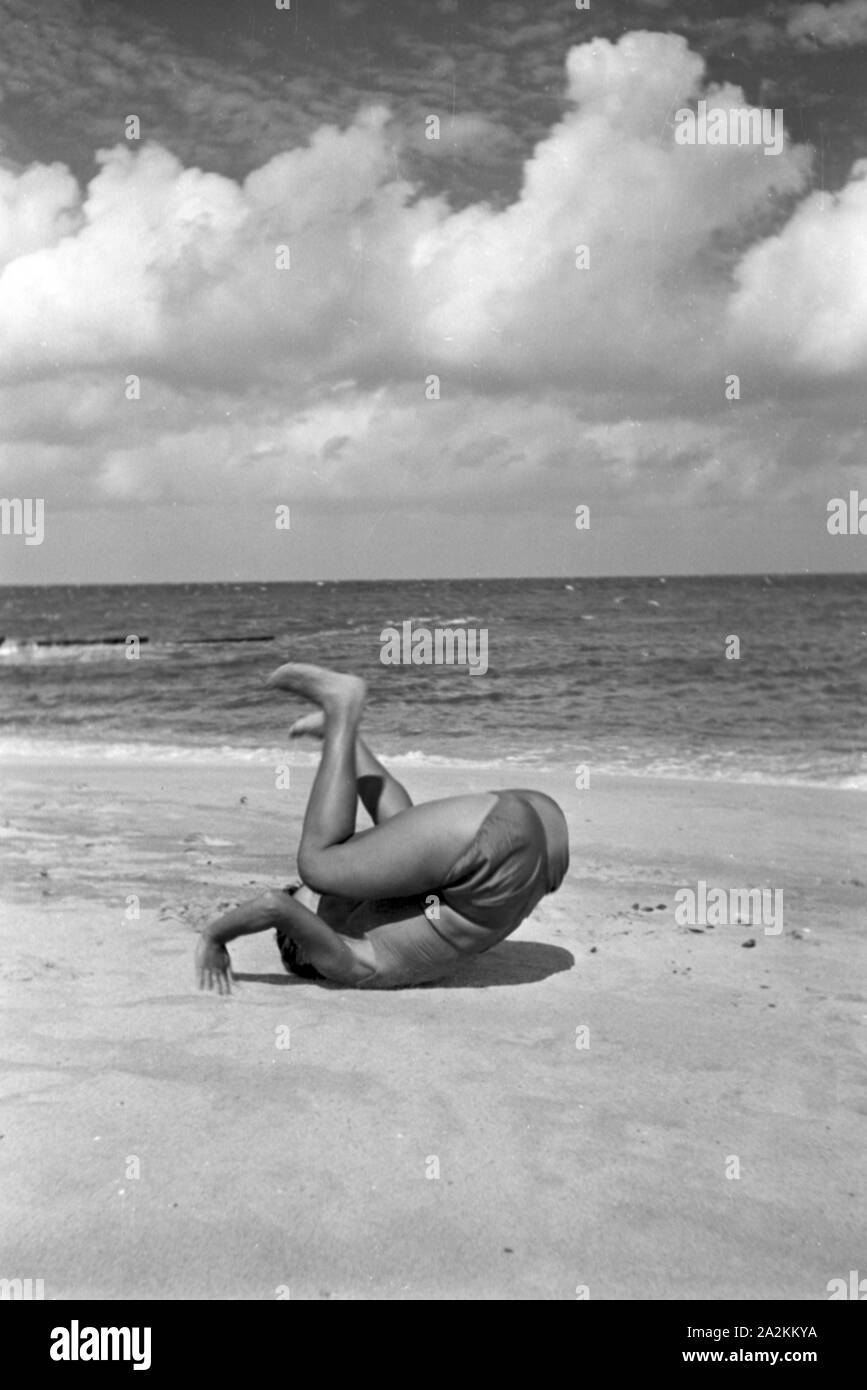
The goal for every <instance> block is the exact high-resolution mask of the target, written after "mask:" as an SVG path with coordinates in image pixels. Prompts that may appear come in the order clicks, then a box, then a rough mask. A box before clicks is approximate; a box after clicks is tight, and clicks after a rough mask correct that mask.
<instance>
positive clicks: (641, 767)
mask: <svg viewBox="0 0 867 1390" xmlns="http://www.w3.org/2000/svg"><path fill="white" fill-rule="evenodd" d="M380 756H381V758H382V761H383V763H384V764H385V765H386V766H387V767H393V768H398V769H400V768H407V769H415V768H417V769H419V770H421V771H423V770H424V769H425V768H430V769H437V768H443V769H447V768H451V769H454V770H456V771H466V772H473V771H480V772H481V771H499V772H519V771H520V772H521V773H531V774H532V773H539V774H546V775H550V774H557V775H559V776H561V777H563V776H564V775H565V776H566V777H567V778H568V779H569V780H570V781H571V779H572V776H573V769H574V767H575V765H576V763H577V762H578V761H579V760H580V761H583V763H584V764H586V766H587V767H588V768H589V770H590V775H591V778H593V777H597V776H598V777H603V778H604V777H617V778H626V779H636V780H639V781H662V782H712V783H714V784H728V783H731V784H739V785H746V786H767V787H802V788H810V789H812V790H813V791H816V790H819V789H826V790H835V791H851V792H867V771H857V772H853V771H851V770H850V771H846V772H843V771H839V772H836V771H835V772H832V771H830V770H828V769H821V768H816V769H815V770H814V771H813V772H812V773H811V772H809V771H806V770H804V769H799V770H798V771H787V770H784V769H781V768H776V769H775V768H767V767H765V768H760V767H756V766H744V765H743V763H740V764H739V765H738V766H732V765H731V764H726V763H725V762H722V761H721V762H718V763H717V764H716V765H713V764H711V763H709V762H708V760H706V759H703V760H701V761H698V760H696V761H693V762H691V761H689V760H688V759H684V760H682V761H676V760H674V759H672V758H670V757H669V758H665V759H656V760H654V759H653V758H647V757H642V758H641V761H640V762H639V761H637V759H638V753H637V751H636V754H635V755H634V756H635V759H636V760H633V758H631V757H628V756H627V757H622V758H618V757H616V756H614V757H612V756H609V757H607V758H598V759H596V758H594V757H593V756H592V750H588V751H587V752H584V753H582V754H580V755H579V754H577V753H576V752H575V750H574V749H570V750H565V749H564V750H563V752H562V754H559V753H558V752H557V751H556V750H555V749H553V748H547V749H545V750H544V752H541V753H536V752H532V753H510V754H505V755H502V754H501V755H494V754H491V755H489V756H481V757H461V756H459V755H457V754H454V753H431V752H428V751H425V750H424V749H420V748H412V749H407V750H401V751H397V752H394V751H391V752H387V753H382V754H381V755H380ZM19 759H20V760H22V761H34V762H60V763H68V762H80V763H91V762H96V763H106V764H117V763H144V764H149V763H158V764H174V765H178V766H187V765H189V766H209V765H210V766H213V765H225V764H227V763H228V764H238V765H246V766H261V767H270V768H275V767H277V766H279V765H288V766H289V767H299V768H301V767H304V768H313V767H316V766H317V764H318V762H319V751H318V749H316V750H309V751H308V750H307V749H303V748H300V747H296V746H294V745H284V746H282V747H281V746H279V745H274V746H268V747H266V746H258V747H253V746H245V745H243V744H166V743H154V742H133V741H126V742H115V743H105V742H102V743H101V742H97V741H96V740H84V739H79V740H73V739H70V740H62V739H47V738H38V739H37V738H26V737H20V736H18V737H6V738H0V761H7V762H8V761H15V760H19ZM744 761H746V760H744Z"/></svg>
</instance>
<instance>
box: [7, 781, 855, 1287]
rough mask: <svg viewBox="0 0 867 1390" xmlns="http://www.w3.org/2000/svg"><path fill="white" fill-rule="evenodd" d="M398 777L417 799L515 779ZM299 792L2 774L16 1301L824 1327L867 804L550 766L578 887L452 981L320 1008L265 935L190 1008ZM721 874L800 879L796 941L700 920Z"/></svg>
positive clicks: (793, 910) (817, 792)
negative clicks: (654, 1303)
mask: <svg viewBox="0 0 867 1390" xmlns="http://www.w3.org/2000/svg"><path fill="white" fill-rule="evenodd" d="M395 770H396V771H397V773H398V775H399V776H401V777H402V779H403V780H404V781H405V782H406V784H407V786H408V787H409V790H410V792H411V793H412V795H413V797H414V799H416V800H427V799H431V798H433V797H437V796H442V795H447V794H450V793H452V792H455V791H460V790H470V789H480V785H482V786H492V787H496V786H505V785H509V784H510V783H511V784H512V785H515V784H517V785H520V784H521V780H522V779H521V776H520V774H519V775H518V776H517V777H516V776H515V775H512V776H511V777H508V775H507V774H500V773H495V772H492V773H486V774H481V777H480V775H479V774H475V775H474V776H473V778H472V781H470V778H469V774H468V773H466V772H459V773H458V772H453V771H450V770H448V769H445V768H442V769H436V770H431V769H418V768H413V769H411V770H410V771H406V770H402V769H401V768H400V767H399V766H398V767H396V769H395ZM310 776H311V773H310V770H309V768H293V769H292V773H291V789H287V790H277V789H276V788H275V786H274V771H273V769H272V768H271V767H269V766H262V765H258V764H255V765H254V764H248V765H244V764H240V763H230V762H226V763H225V764H219V765H218V764H213V765H204V764H202V765H199V764H180V763H178V764H170V763H162V764H159V763H152V764H149V765H148V764H140V763H137V762H136V763H133V762H116V763H115V762H108V761H105V762H101V763H98V762H91V763H83V762H58V761H57V760H54V759H51V758H50V757H45V758H44V759H29V760H24V759H14V758H10V759H9V760H7V761H6V762H5V764H4V766H3V782H4V798H3V814H2V818H0V836H2V839H3V848H4V851H5V853H4V859H5V863H6V873H5V875H4V887H3V890H2V892H3V901H2V911H0V935H2V951H0V991H2V998H3V1011H2V1024H0V1028H2V1056H3V1064H4V1065H3V1072H2V1075H3V1081H2V1108H0V1136H2V1137H0V1214H2V1215H0V1229H2V1239H0V1276H3V1277H7V1278H13V1277H18V1278H28V1277H29V1278H34V1279H36V1278H41V1279H44V1281H45V1296H46V1298H49V1299H61V1298H72V1297H85V1298H112V1299H129V1298H156V1299H179V1298H194V1299H212V1298H246V1299H274V1298H276V1297H290V1298H293V1299H327V1298H336V1299H428V1298H430V1299H574V1298H576V1291H579V1293H580V1292H581V1291H583V1290H585V1289H586V1290H587V1292H588V1293H589V1297H590V1298H591V1299H612V1298H613V1299H634V1298H670V1299H687V1298H698V1299H721V1298H745V1299H766V1298H786V1299H796V1298H803V1299H820V1300H821V1299H825V1298H826V1297H827V1292H826V1286H827V1284H828V1281H829V1280H831V1279H833V1278H835V1277H839V1276H844V1277H845V1276H846V1275H847V1274H848V1271H849V1270H850V1269H856V1268H861V1269H863V1267H864V1261H865V1246H864V1235H863V1233H864V1229H865V1222H864V1218H865V1206H864V1195H863V1155H864V1148H865V1122H867V1093H865V1086H864V1075H865V1065H864V1063H865V1050H867V1046H865V1045H867V1031H865V1024H867V984H865V982H867V943H865V938H864V933H863V921H864V912H863V903H864V882H863V879H864V878H867V873H865V869H864V845H865V843H867V838H865V836H867V798H865V797H864V796H862V795H859V794H857V793H853V792H846V791H836V790H826V789H818V788H817V789H810V788H799V787H791V786H790V787H770V786H744V785H733V784H725V783H721V782H717V783H710V782H708V783H700V782H687V781H681V782H675V781H669V782H663V781H650V780H643V779H639V778H634V779H622V780H618V779H613V778H611V779H603V778H601V777H599V778H594V779H593V781H592V785H591V787H590V788H589V789H587V790H584V791H578V790H576V789H575V787H574V784H573V775H572V770H571V769H570V768H564V772H563V776H562V777H561V778H560V777H554V776H550V775H549V776H545V777H540V776H533V777H532V778H528V781H529V783H530V784H531V785H533V786H538V787H539V788H540V789H542V790H545V791H548V792H549V793H550V794H551V795H553V796H555V797H556V798H557V799H558V800H559V801H560V803H561V804H562V805H563V808H564V810H565V811H566V813H567V816H568V818H569V823H570V831H571V840H572V868H571V872H570V874H569V877H568V878H567V880H566V883H565V884H564V887H563V889H562V890H561V892H560V893H558V894H557V895H556V896H554V897H551V898H548V899H546V900H544V901H543V903H542V904H541V906H540V907H539V909H538V910H537V912H536V913H535V915H534V916H533V918H532V919H531V920H530V921H529V922H527V923H525V924H524V926H523V927H521V928H520V929H519V931H518V932H517V934H516V935H515V937H513V938H512V939H510V940H508V941H506V942H505V943H503V944H502V945H500V946H498V947H497V948H496V949H495V950H493V951H492V952H490V953H489V954H488V955H486V956H484V957H481V958H479V959H477V960H475V961H474V962H472V963H471V964H469V965H468V966H466V967H465V968H464V969H463V971H462V972H461V973H460V974H458V975H456V976H455V977H454V978H453V979H452V980H450V981H448V982H447V983H445V984H443V985H431V986H427V987H422V988H418V989H412V990H405V991H398V992H391V993H363V992H351V991H346V990H339V989H334V988H324V987H322V986H320V985H316V984H313V983H308V982H305V981H301V980H297V979H294V978H290V977H289V976H287V975H285V974H284V973H283V971H282V967H281V965H280V961H279V957H278V955H277V951H276V947H275V944H274V941H273V938H272V937H271V936H270V935H264V936H254V937H248V938H246V939H244V940H242V941H240V942H237V943H234V945H233V947H232V959H233V965H234V969H235V972H236V976H237V981H236V988H235V992H234V993H233V995H232V996H231V998H229V999H223V998H218V997H215V996H211V995H206V994H200V993H199V992H198V991H197V990H196V988H195V984H194V977H193V965H192V957H193V950H194V945H195V933H196V931H197V929H199V928H200V927H201V925H202V924H203V923H204V921H206V920H207V919H208V917H210V916H212V915H214V914H215V912H216V910H217V909H218V907H219V906H220V905H221V904H226V903H230V902H237V901H239V900H241V899H243V898H244V897H246V896H249V895H252V894H253V893H254V892H255V891H256V889H257V888H258V887H264V886H267V885H279V884H281V883H285V882H286V881H287V880H288V879H290V878H291V877H292V876H293V873H294V850H295V846H296V844H297V839H298V833H299V825H300V820H301V816H302V814H303V809H304V804H305V800H306V794H307V789H308V787H309V781H310ZM700 879H703V880H706V881H707V882H708V883H712V884H715V885H720V886H723V887H734V886H740V887H744V888H751V887H761V886H775V887H777V888H781V889H782V890H783V893H784V901H785V922H784V929H783V931H782V932H781V933H780V934H779V935H767V934H765V933H764V932H763V930H762V928H761V926H758V927H755V926H751V925H735V926H732V925H729V926H718V927H716V928H711V927H706V928H704V929H700V928H694V929H690V927H688V926H683V925H679V924H678V923H677V922H676V920H675V899H674V894H675V892H676V890H677V889H678V888H682V887H689V886H691V885H692V886H694V885H695V884H696V882H697V881H698V880H700ZM136 900H137V902H136ZM136 912H137V913H138V915H136ZM750 942H752V943H753V944H751V945H749V944H747V943H750ZM579 1030H588V1031H587V1032H581V1031H579ZM581 1042H584V1043H586V1044H587V1045H585V1046H579V1045H576V1044H578V1043H581ZM287 1044H288V1045H287ZM733 1160H735V1162H733ZM734 1169H738V1170H739V1176H737V1177H735V1176H733V1175H732V1174H733V1170H734ZM727 1173H728V1175H727Z"/></svg>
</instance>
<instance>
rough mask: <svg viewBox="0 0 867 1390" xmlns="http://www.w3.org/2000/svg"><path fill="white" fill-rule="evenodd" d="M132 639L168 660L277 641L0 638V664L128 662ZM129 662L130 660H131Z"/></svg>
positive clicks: (260, 638)
mask: <svg viewBox="0 0 867 1390" xmlns="http://www.w3.org/2000/svg"><path fill="white" fill-rule="evenodd" d="M131 637H135V638H136V640H137V641H138V644H139V647H147V649H148V650H147V655H148V656H149V657H151V658H152V657H154V656H167V655H171V654H173V653H177V652H185V651H186V650H187V649H188V648H190V647H231V648H235V647H237V646H239V645H241V644H242V643H243V644H250V645H264V644H266V643H271V642H274V641H276V640H277V639H276V638H275V637H273V636H271V635H262V636H257V637H249V636H238V637H235V636H228V637H187V638H178V639H176V640H173V641H170V640H166V641H152V640H151V638H149V637H146V636H145V637H142V636H140V635H139V634H138V633H130V634H128V635H127V636H123V637H92V638H91V637H84V638H65V637H61V638H45V639H44V640H43V639H41V638H21V637H4V638H0V663H3V664H5V665H7V666H31V665H38V664H43V663H44V664H50V665H57V664H58V663H69V664H73V665H75V664H81V663H84V662H94V661H124V660H126V659H127V657H126V651H127V643H128V641H129V640H130V638H131ZM130 659H132V658H130Z"/></svg>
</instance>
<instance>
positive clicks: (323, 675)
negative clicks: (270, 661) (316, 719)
mask: <svg viewBox="0 0 867 1390" xmlns="http://www.w3.org/2000/svg"><path fill="white" fill-rule="evenodd" d="M266 683H267V684H268V685H270V686H272V687H274V688H276V689H277V690H291V691H292V693H293V694H294V695H303V696H304V698H305V700H312V702H313V704H314V705H319V707H320V709H322V710H324V712H325V714H332V713H336V712H337V711H340V712H342V713H348V714H360V713H361V708H362V706H363V704H364V700H365V697H366V695H367V686H366V684H365V682H364V681H363V680H362V679H361V677H360V676H348V675H344V673H343V672H342V671H329V670H328V669H327V668H326V667H325V666H308V665H307V664H306V663H304V662H298V661H287V662H286V664H285V665H284V666H280V667H278V669H277V670H276V671H275V672H274V674H273V675H271V676H269V677H268V680H267V682H266Z"/></svg>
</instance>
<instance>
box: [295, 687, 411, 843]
mask: <svg viewBox="0 0 867 1390" xmlns="http://www.w3.org/2000/svg"><path fill="white" fill-rule="evenodd" d="M324 733H325V716H324V715H323V713H322V711H321V710H314V711H313V713H312V714H305V715H303V716H302V717H301V718H300V719H296V720H295V723H294V724H293V725H292V727H291V729H290V730H289V737H290V738H303V737H305V736H306V737H308V738H316V739H319V740H321V739H322V736H323V734H324ZM355 785H356V791H357V793H358V799H359V801H360V802H361V804H362V806H363V807H364V809H365V811H367V813H368V815H369V816H370V819H371V820H372V821H373V823H374V825H380V824H381V823H382V821H385V820H390V819H391V817H392V816H396V815H397V814H398V812H399V811H406V810H407V808H408V807H410V806H411V805H412V797H411V796H410V794H409V792H408V791H407V789H406V787H405V786H403V784H402V783H401V782H398V780H397V778H396V777H395V776H394V775H393V774H392V773H391V772H389V771H388V769H387V768H385V767H383V765H382V763H381V762H380V761H379V759H378V758H377V757H376V755H375V754H374V753H373V751H372V749H371V748H370V746H369V744H367V743H366V742H365V740H364V739H363V738H362V736H361V734H360V733H359V734H356V736H355Z"/></svg>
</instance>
